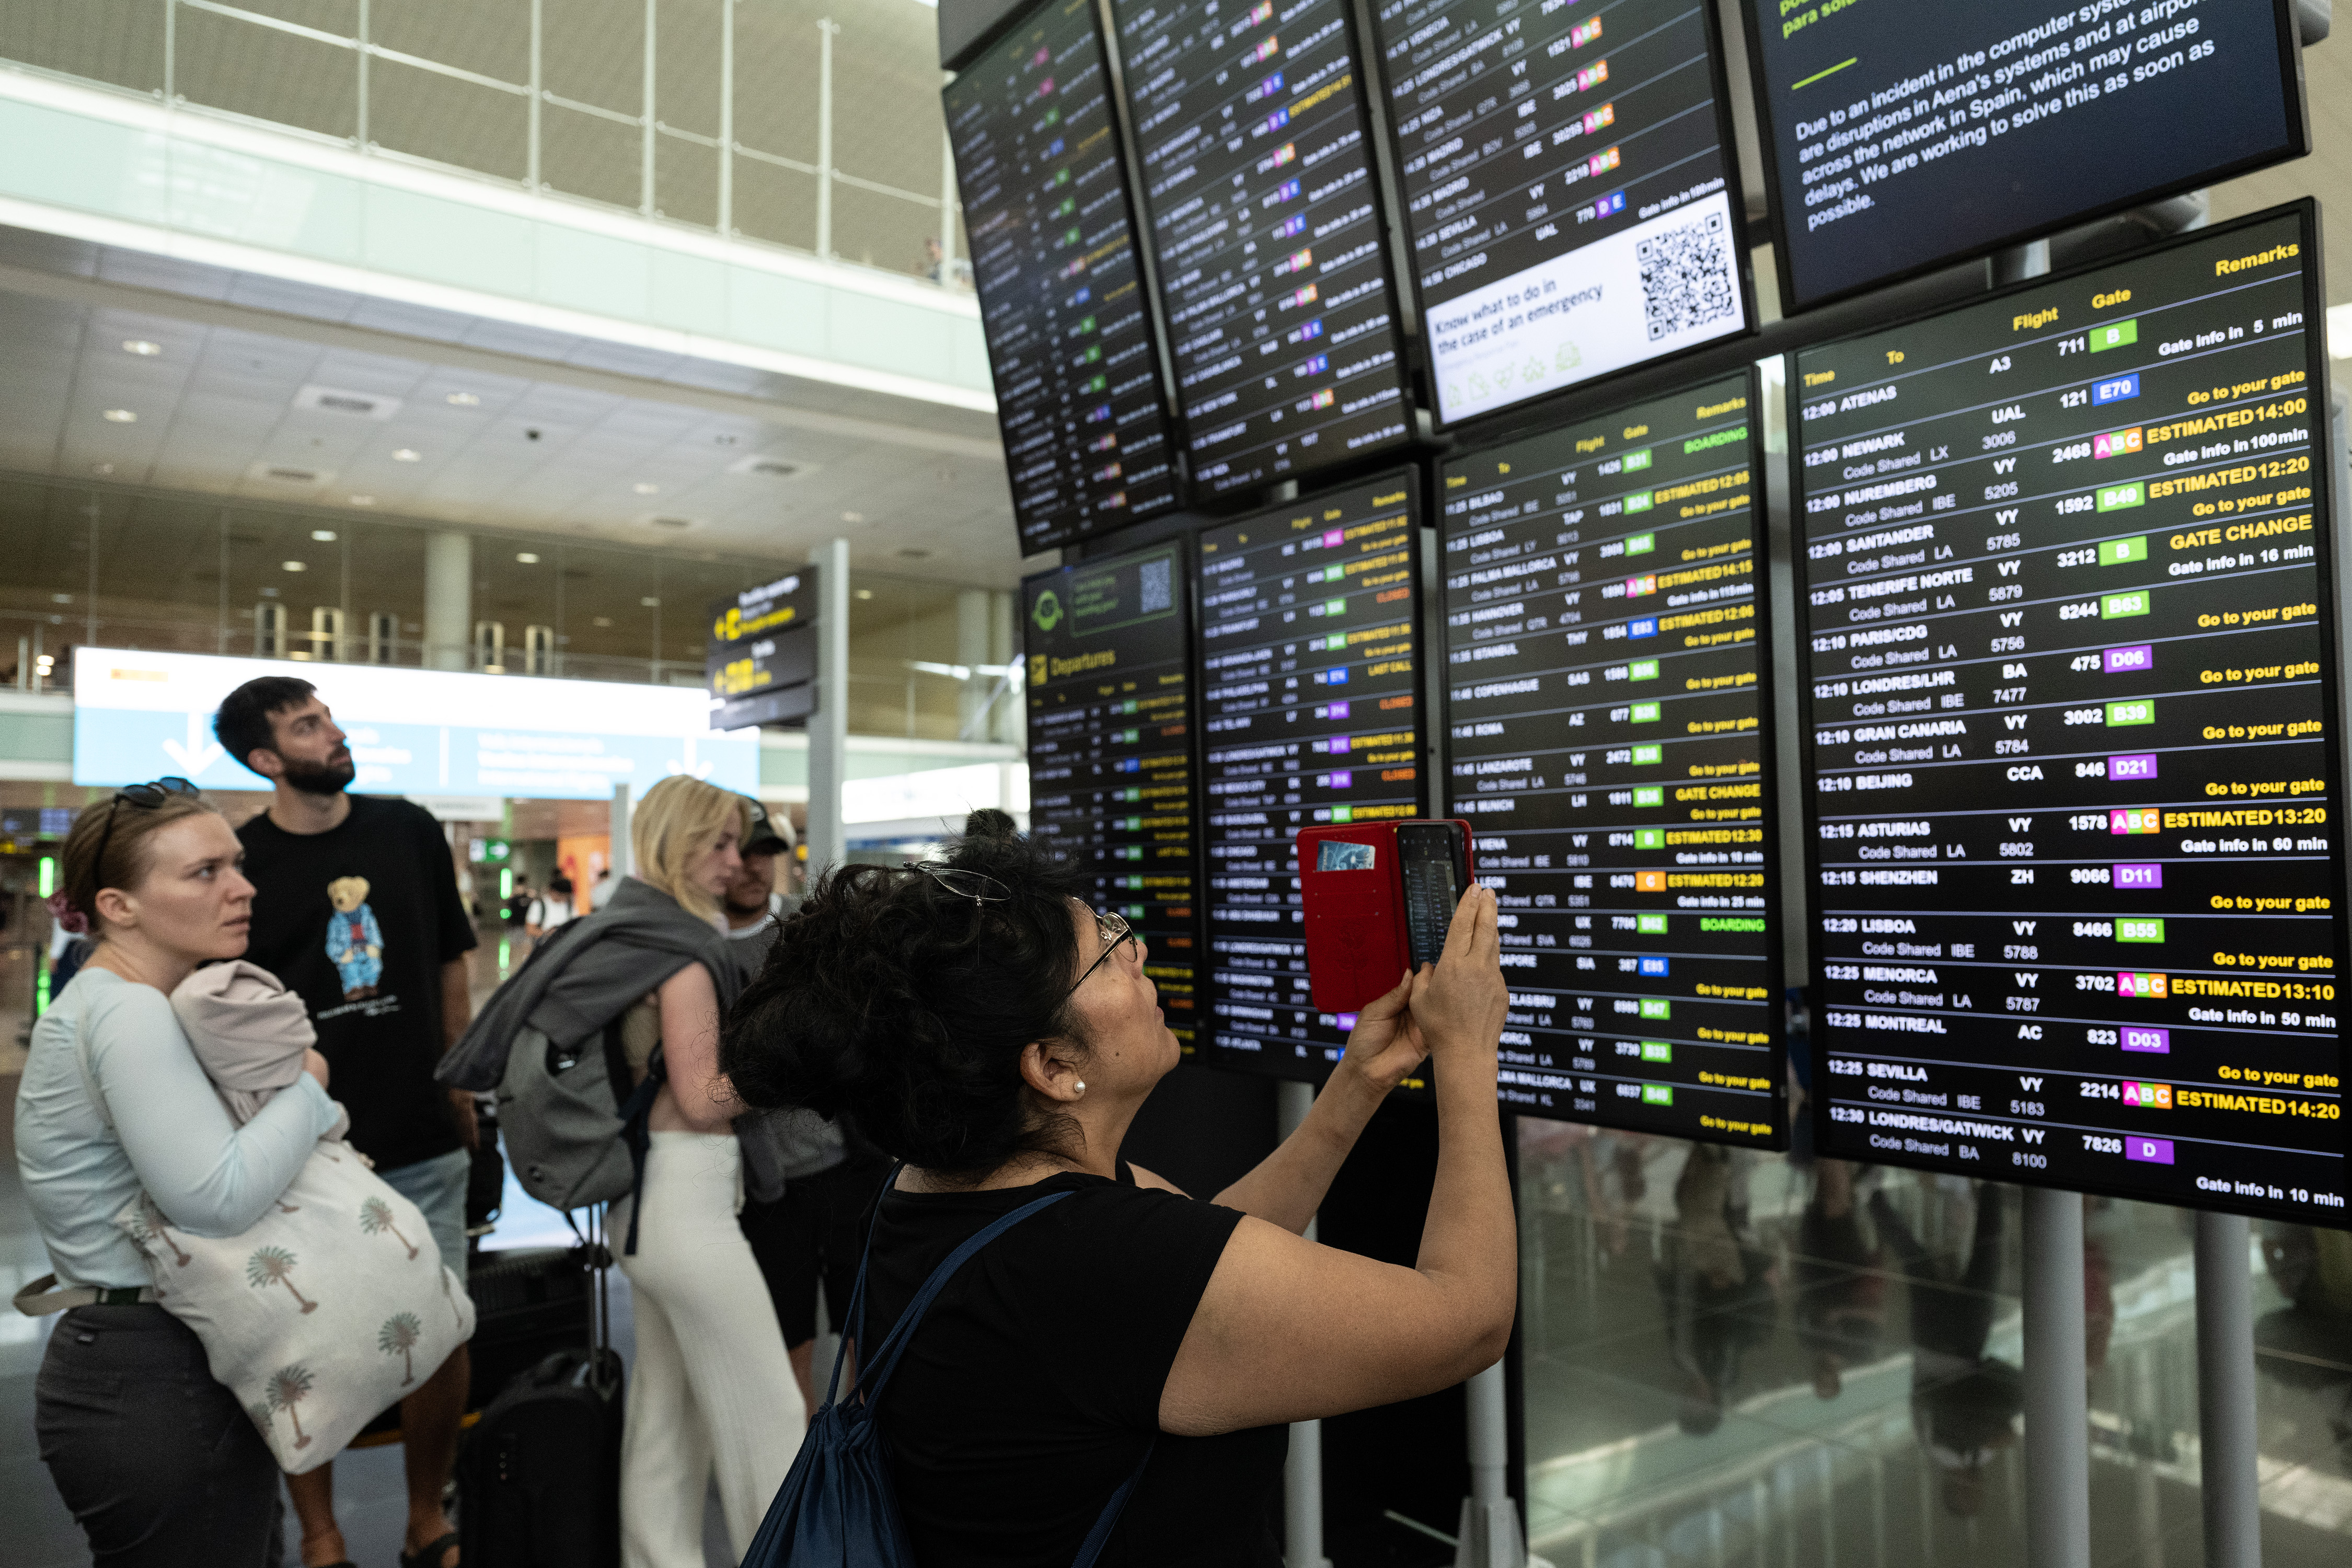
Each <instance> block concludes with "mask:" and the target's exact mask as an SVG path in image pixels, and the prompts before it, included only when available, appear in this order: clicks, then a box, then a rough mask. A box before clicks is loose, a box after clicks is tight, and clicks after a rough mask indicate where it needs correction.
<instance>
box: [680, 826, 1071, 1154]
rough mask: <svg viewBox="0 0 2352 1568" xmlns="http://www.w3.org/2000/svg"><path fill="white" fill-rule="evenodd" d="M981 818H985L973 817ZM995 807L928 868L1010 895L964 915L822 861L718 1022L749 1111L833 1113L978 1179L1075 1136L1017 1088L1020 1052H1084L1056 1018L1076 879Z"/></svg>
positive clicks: (960, 902)
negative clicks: (979, 879)
mask: <svg viewBox="0 0 2352 1568" xmlns="http://www.w3.org/2000/svg"><path fill="white" fill-rule="evenodd" d="M991 818H994V819H996V820H989V819H991ZM1012 826H1013V824H1012V821H1011V819H1010V818H1006V817H1004V816H1003V814H1002V813H998V812H988V813H982V812H974V813H973V814H972V817H971V820H970V821H969V822H967V823H966V824H965V835H964V837H962V838H961V839H959V840H956V841H955V842H954V843H953V844H952V845H950V847H949V851H948V854H947V858H946V859H945V860H944V861H943V862H937V864H940V865H943V866H944V867H947V868H953V869H955V870H960V871H976V872H979V873H980V874H981V875H982V876H985V877H990V878H992V879H995V880H996V881H997V882H999V883H1001V884H1002V885H1003V889H1004V890H1005V892H1006V893H1007V894H1009V895H1010V896H1009V897H1008V898H1007V899H1006V900H1004V901H1003V902H992V903H985V904H982V905H979V906H976V907H975V905H974V904H973V902H972V900H971V899H969V898H966V897H960V896H959V895H958V894H956V893H955V892H954V891H952V890H950V889H949V888H947V887H946V886H944V885H942V884H941V883H940V881H939V880H938V879H936V878H934V877H931V876H928V875H925V874H924V873H923V872H921V871H915V870H902V869H898V868H890V867H882V866H839V867H835V868H833V869H832V870H830V871H828V872H826V873H825V874H824V877H823V878H821V879H819V880H818V882H817V884H816V887H815V889H814V890H813V891H812V892H811V893H810V894H809V896H808V900H807V901H806V902H805V903H803V905H802V906H801V909H800V911H799V912H798V913H797V914H795V915H793V917H792V918H791V919H789V920H787V921H784V922H783V923H782V926H781V927H780V928H779V931H778V934H777V937H776V941H775V944H774V945H773V946H772V948H771V949H770V950H769V952H768V958H767V962H766V963H765V964H764V965H763V966H762V967H761V971H760V973H759V976H758V978H757V979H755V980H753V981H752V982H751V985H750V986H749V987H748V988H747V989H746V990H745V991H744V993H743V994H742V996H741V997H740V999H739V1000H738V1001H737V1002H736V1004H735V1005H734V1007H733V1009H732V1010H731V1011H730V1013H729V1014H728V1016H727V1023H726V1027H725V1029H724V1031H723V1032H722V1034H721V1036H720V1038H719V1069H720V1070H721V1071H723V1072H724V1073H726V1074H727V1076H728V1078H729V1079H730V1081H731V1082H732V1083H733V1085H734V1088H735V1092H736V1093H737V1094H738V1095H739V1096H740V1097H741V1098H742V1099H743V1100H745V1101H747V1102H748V1103H750V1104H751V1105H754V1106H761V1107H769V1106H782V1105H790V1106H806V1107H808V1108H809V1109H810V1110H816V1111H819V1112H822V1113H823V1114H824V1115H826V1116H833V1117H840V1118H845V1119H846V1120H847V1121H848V1122H849V1124H850V1125H851V1126H852V1127H853V1128H854V1129H855V1130H856V1131H857V1132H858V1133H860V1134H862V1135H863V1136H864V1137H865V1138H866V1139H867V1140H868V1141H869V1142H873V1143H874V1144H876V1145H877V1146H878V1147H879V1148H881V1149H882V1150H884V1151H885V1152H887V1153H889V1154H891V1155H894V1156H895V1157H897V1158H898V1159H901V1160H904V1161H906V1162H907V1163H908V1164H911V1165H916V1166H919V1167H921V1168H922V1169H924V1170H926V1171H928V1172H931V1173H936V1174H940V1175H944V1176H949V1177H956V1176H963V1177H968V1178H969V1179H971V1180H973V1181H978V1180H980V1179H982V1177H985V1176H986V1175H988V1174H989V1173H991V1172H993V1171H995V1170H996V1169H998V1168H999V1167H1000V1166H1002V1165H1003V1164H1004V1163H1005V1162H1006V1161H1008V1160H1010V1159H1012V1158H1013V1156H1015V1155H1016V1154H1020V1153H1023V1152H1033V1151H1034V1152H1059V1151H1060V1149H1061V1146H1062V1143H1063V1142H1064V1140H1065V1139H1066V1137H1067V1136H1068V1135H1069V1134H1070V1133H1071V1132H1072V1131H1075V1124H1073V1123H1071V1122H1070V1121H1069V1120H1068V1119H1067V1118H1066V1117H1045V1116H1041V1115H1040V1114H1039V1113H1038V1112H1037V1111H1036V1110H1034V1108H1033V1104H1032V1100H1031V1097H1030V1095H1029V1093H1028V1089H1027V1085H1026V1084H1025V1082H1024V1080H1023V1079H1022V1077H1021V1054H1022V1051H1023V1050H1024V1047H1027V1046H1028V1045H1029V1044H1030V1042H1031V1041H1033V1040H1051V1039H1060V1040H1067V1041H1071V1042H1074V1043H1076V1044H1077V1045H1078V1046H1080V1047H1084V1045H1085V1043H1086V1042H1085V1038H1084V1035H1083V1032H1082V1031H1081V1030H1080V1029H1079V1027H1078V1026H1077V1025H1076V1018H1075V1016H1073V1015H1071V1014H1070V1013H1069V1011H1068V1009H1067V1007H1066V1001H1067V996H1066V994H1067V992H1068V991H1069V988H1070V982H1071V979H1072V978H1073V977H1074V975H1075V974H1076V970H1077V959H1078V951H1079V949H1078V942H1077V936H1076V928H1075V926H1074V925H1073V922H1072V920H1071V908H1070V900H1071V899H1072V898H1074V897H1076V896H1077V895H1078V884H1077V881H1076V878H1075V877H1073V876H1072V875H1071V874H1070V873H1069V872H1068V871H1067V870H1066V869H1064V868H1062V867H1060V866H1058V865H1056V864H1055V862H1054V860H1053V859H1052V858H1051V857H1050V856H1049V855H1047V854H1046V853H1045V851H1044V850H1043V849H1040V848H1038V847H1036V846H1034V845H1033V844H1031V843H1030V842H1029V841H1028V840H1027V839H1025V838H1022V837H1017V836H1015V835H1014V834H1013V832H1012V831H1011V829H1012Z"/></svg>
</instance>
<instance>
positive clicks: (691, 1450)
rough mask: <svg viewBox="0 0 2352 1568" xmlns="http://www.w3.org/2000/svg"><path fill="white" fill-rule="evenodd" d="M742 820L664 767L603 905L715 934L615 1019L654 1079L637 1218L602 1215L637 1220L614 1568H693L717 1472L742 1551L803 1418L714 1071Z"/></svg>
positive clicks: (732, 1111) (728, 978)
mask: <svg viewBox="0 0 2352 1568" xmlns="http://www.w3.org/2000/svg"><path fill="white" fill-rule="evenodd" d="M749 821H750V808H749V803H747V802H746V801H745V800H744V799H743V798H742V797H741V796H740V795H730V794H729V793H728V792H727V791H725V790H722V789H719V788H718V787H716V786H715V785H711V784H704V783H703V782H701V781H700V780H699V779H692V778H687V777H684V776H682V775H681V776H677V777H672V778H667V779H664V780H663V781H662V782H661V783H660V784H656V785H655V786H654V787H653V788H652V789H650V790H648V791H647V792H646V798H645V801H644V803H643V804H642V805H639V806H638V808H637V810H636V812H635V814H634V816H633V817H632V819H631V822H630V831H629V841H630V846H631V847H632V849H633V850H634V852H635V866H636V868H635V872H634V873H633V874H632V875H631V876H630V877H629V878H628V879H626V880H625V883H624V884H623V886H622V887H621V889H619V890H618V891H617V892H615V893H614V900H613V902H614V907H615V908H618V907H621V906H622V905H623V904H624V903H625V902H626V903H629V904H636V903H639V902H641V901H646V900H653V899H662V900H668V901H669V902H671V903H674V904H675V905H676V906H677V908H678V909H679V910H683V911H685V913H686V914H688V915H689V916H691V917H692V918H694V919H696V920H698V921H703V922H705V923H707V924H709V926H710V928H711V931H712V938H713V942H712V958H711V960H710V963H702V962H698V961H689V962H688V963H686V965H685V966H684V967H682V968H680V969H679V970H678V971H677V973H673V974H672V975H670V976H669V978H667V980H664V981H663V982H662V983H661V984H660V985H659V986H658V987H656V989H655V990H654V991H652V992H650V993H648V994H646V996H645V998H644V999H643V1000H642V1001H640V1002H638V1003H637V1005H635V1006H634V1007H632V1008H631V1009H630V1010H629V1011H628V1013H627V1014H626V1015H625V1016H624V1017H623V1020H622V1026H621V1039H622V1044H623V1046H624V1047H625V1050H626V1052H627V1054H628V1058H629V1066H630V1068H631V1070H632V1072H633V1073H634V1074H635V1078H636V1079H637V1081H639V1082H643V1081H644V1079H645V1077H646V1074H647V1072H648V1071H651V1070H654V1064H655V1061H656V1050H658V1053H659V1064H660V1070H661V1071H662V1072H664V1073H665V1074H666V1076H667V1081H666V1082H665V1083H664V1085H663V1088H662V1089H661V1091H660V1094H659V1096H658V1097H657V1098H656V1100H655V1101H654V1105H653V1114H652V1117H651V1122H650V1125H651V1128H652V1142H651V1147H650V1148H649V1149H648V1150H647V1152H646V1168H645V1181H644V1184H643V1187H642V1189H641V1194H640V1196H639V1197H638V1198H637V1199H635V1207H636V1209H637V1211H638V1212H636V1213H635V1214H634V1215H633V1214H632V1213H631V1206H632V1205H631V1200H628V1199H624V1200H622V1201H621V1202H620V1203H618V1204H616V1205H614V1211H613V1215H612V1217H611V1225H610V1233H611V1234H612V1235H613V1236H614V1237H625V1236H627V1235H628V1234H629V1232H630V1228H631V1226H632V1224H633V1223H634V1225H635V1230H636V1238H637V1239H636V1251H635V1254H634V1255H625V1256H624V1257H623V1258H621V1270H622V1272H623V1273H625V1274H626V1275H627V1276H628V1279H629V1284H630V1288H631V1290H632V1293H633V1300H634V1303H635V1319H636V1359H635V1369H634V1376H633V1385H632V1386H631V1388H630V1389H629V1398H628V1415H627V1420H626V1425H625V1431H624V1435H623V1437H622V1444H621V1534H622V1542H623V1546H622V1550H623V1555H624V1560H625V1563H627V1565H628V1568H701V1564H702V1562H703V1556H702V1500H703V1494H704V1492H705V1489H707V1487H708V1486H709V1480H710V1477H711V1474H712V1471H713V1469H714V1467H715V1468H716V1471H717V1474H718V1479H719V1504H720V1507H721V1510H722V1511H723V1512H724V1513H725V1515H726V1519H727V1533H728V1537H729V1540H730V1542H731V1544H732V1547H733V1551H734V1554H735V1555H736V1556H737V1557H738V1558H740V1557H741V1556H742V1554H743V1553H744V1552H745V1551H746V1550H748V1549H749V1548H750V1546H751V1537H752V1534H753V1533H754V1532H755V1531H757V1530H758V1529H759V1527H760V1521H761V1517H762V1516H763V1515H764V1514H765V1513H766V1511H767V1508H768V1503H769V1500H771V1499H772V1498H773V1497H774V1495H775V1492H776V1489H777V1487H778V1486H779V1485H781V1484H782V1481H783V1479H784V1472H785V1471H786V1470H788V1469H790V1468H792V1462H793V1455H794V1454H795V1453H796V1452H797V1451H798V1449H799V1447H800V1440H801V1433H802V1430H803V1427H804V1426H806V1425H807V1421H808V1411H807V1406H806V1405H803V1403H802V1400H801V1394H800V1389H799V1387H798V1385H797V1384H795V1382H794V1380H793V1371H792V1363H791V1362H790V1361H789V1360H788V1359H787V1357H786V1356H785V1353H784V1337H783V1331H782V1329H781V1328H780V1327H779V1326H778V1324H777V1321H776V1314H775V1312H774V1311H773V1310H772V1309H771V1307H770V1306H769V1302H768V1293H767V1288H766V1285H765V1283H764V1281H763V1280H762V1279H761V1274H760V1266H759V1264H758V1262H757V1261H756V1260H755V1259H754V1258H753V1257H752V1255H751V1245H750V1243H748V1242H746V1241H745V1240H744V1239H743V1233H742V1230H741V1229H740V1227H739V1226H738V1225H737V1223H736V1217H735V1216H736V1213H737V1211H738V1210H739V1209H740V1207H741V1205H742V1201H743V1186H742V1156H741V1152H740V1149H739V1147H738V1145H737V1143H736V1141H735V1136H734V1133H733V1132H732V1131H730V1122H731V1121H732V1120H733V1119H734V1117H735V1116H736V1115H738V1114H739V1113H740V1112H741V1111H742V1110H744V1109H745V1108H744V1107H743V1106H742V1105H741V1104H740V1102H738V1101H737V1100H736V1099H735V1094H734V1090H733V1089H731V1088H730V1087H729V1085H728V1083H727V1080H726V1079H724V1078H723V1077H721V1076H720V1074H719V1014H720V1011H721V1006H720V1004H721V1000H722V997H721V991H722V988H723V990H724V993H725V999H726V1000H730V1001H731V1000H732V999H733V996H734V993H735V990H736V988H737V984H738V981H737V979H736V977H735V975H734V974H733V973H732V972H731V967H730V963H729V960H728V958H727V956H726V952H725V942H724V938H723V936H721V935H720V933H721V932H722V931H724V930H725V924H724V920H723V917H722V916H721V915H720V913H719V896H720V895H721V894H722V893H723V892H725V891H726V889H727V885H728V884H729V883H730V881H732V880H733V879H735V876H736V874H737V872H738V871H739V870H740V868H741V865H742V859H741V846H742V842H743V834H744V831H745V829H746V828H747V827H748V826H749ZM713 965H716V966H717V969H716V970H714V968H713ZM720 971H725V972H726V973H719V972H720Z"/></svg>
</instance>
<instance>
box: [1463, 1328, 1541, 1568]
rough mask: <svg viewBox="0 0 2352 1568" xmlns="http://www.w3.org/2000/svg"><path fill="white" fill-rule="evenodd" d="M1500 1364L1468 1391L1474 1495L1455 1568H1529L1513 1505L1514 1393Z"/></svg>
mask: <svg viewBox="0 0 2352 1568" xmlns="http://www.w3.org/2000/svg"><path fill="white" fill-rule="evenodd" d="M1503 1379H1504V1373H1503V1363H1501V1362H1496V1363H1495V1364H1494V1365H1492V1366H1490V1367H1488V1368H1487V1369H1486V1371H1484V1372H1482V1373H1479V1374H1478V1375H1477V1376H1475V1377H1474V1378H1472V1379H1471V1380H1470V1381H1469V1382H1468V1383H1465V1384H1463V1385H1462V1391H1463V1393H1464V1394H1465V1396H1466V1397H1465V1405H1467V1406H1468V1415H1469V1423H1470V1495H1469V1496H1468V1497H1466V1498H1464V1499H1463V1500H1462V1522H1461V1525H1460V1527H1459V1531H1458V1539H1457V1540H1456V1542H1455V1544H1454V1568H1527V1561H1528V1549H1527V1543H1526V1542H1524V1541H1523V1540H1521V1539H1520V1535H1519V1510H1518V1507H1517V1504H1515V1503H1513V1502H1512V1501H1511V1482H1510V1476H1509V1470H1510V1464H1511V1418H1510V1408H1509V1400H1510V1393H1509V1391H1508V1389H1507V1388H1506V1387H1505V1386H1504V1381H1503Z"/></svg>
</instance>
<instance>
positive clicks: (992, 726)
mask: <svg viewBox="0 0 2352 1568" xmlns="http://www.w3.org/2000/svg"><path fill="white" fill-rule="evenodd" d="M1020 614H1021V607H1020V595H1017V594H1015V593H1013V592H1012V591H1011V590H1010V589H999V590H997V591H996V592H995V593H992V594H991V595H989V596H988V657H989V658H990V660H991V661H992V662H993V663H994V664H995V666H996V668H999V669H1001V670H1011V669H1013V668H1014V666H1013V660H1015V659H1017V658H1020V657H1021V626H1020V621H1019V616H1020ZM1000 679H1003V682H1004V685H1005V692H1004V697H1003V700H1002V701H1000V702H998V703H997V705H996V708H995V710H994V711H993V712H992V713H991V714H990V715H989V720H988V738H989V739H990V740H992V741H1002V742H1006V743H1007V744H1010V745H1015V746H1026V745H1027V744H1028V736H1029V705H1028V703H1026V702H1025V701H1024V700H1022V692H1023V690H1024V687H1023V686H1022V683H1021V678H1020V677H1019V676H1017V675H1010V674H1008V675H1005V676H1003V677H1001V678H1000Z"/></svg>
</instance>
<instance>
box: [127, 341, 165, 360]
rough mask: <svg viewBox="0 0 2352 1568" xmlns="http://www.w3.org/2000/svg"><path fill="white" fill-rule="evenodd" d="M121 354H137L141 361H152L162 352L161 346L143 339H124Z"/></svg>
mask: <svg viewBox="0 0 2352 1568" xmlns="http://www.w3.org/2000/svg"><path fill="white" fill-rule="evenodd" d="M122 352H123V353H127V354H137V355H138V356H139V357H140V358H142V359H152V358H153V357H154V356H155V355H157V354H159V353H163V344H162V343H151V342H148V341H147V340H146V339H145V338H125V339H123V340H122Z"/></svg>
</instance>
